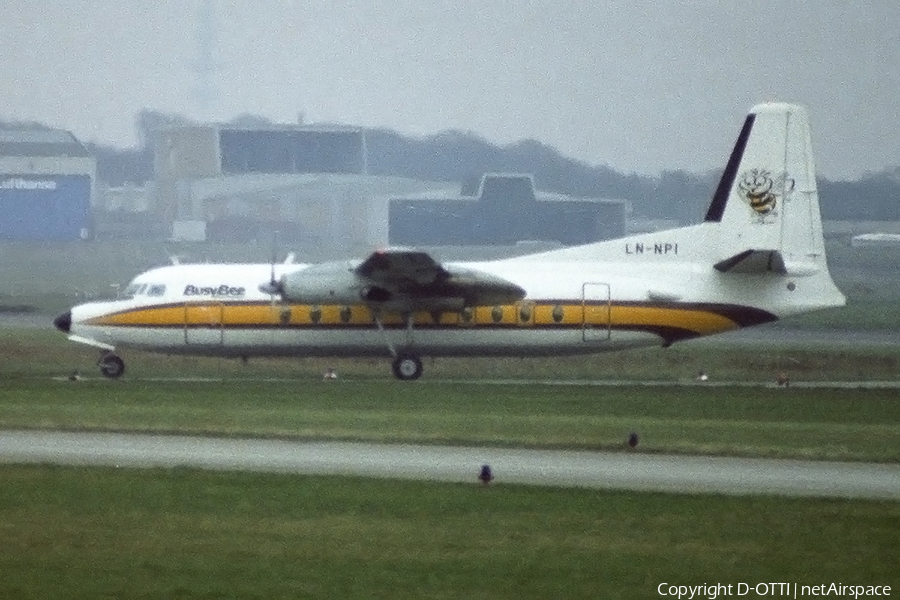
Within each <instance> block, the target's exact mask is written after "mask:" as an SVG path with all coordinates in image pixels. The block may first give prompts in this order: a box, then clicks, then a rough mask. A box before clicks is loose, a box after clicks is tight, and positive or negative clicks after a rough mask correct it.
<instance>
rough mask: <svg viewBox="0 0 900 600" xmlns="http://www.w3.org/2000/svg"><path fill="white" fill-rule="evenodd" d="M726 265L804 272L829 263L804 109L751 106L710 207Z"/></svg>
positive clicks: (726, 267) (721, 262)
mask: <svg viewBox="0 0 900 600" xmlns="http://www.w3.org/2000/svg"><path fill="white" fill-rule="evenodd" d="M705 221H706V222H707V223H718V224H719V225H720V227H719V228H718V229H719V242H718V247H719V248H720V249H721V253H722V254H721V256H719V257H718V262H716V264H715V267H716V269H718V270H719V271H722V272H736V273H761V272H774V273H778V274H782V275H793V276H804V275H811V274H813V273H815V272H820V271H825V270H827V265H826V264H825V244H824V241H823V237H822V220H821V215H820V212H819V195H818V191H817V189H816V177H815V166H814V164H813V156H812V145H811V141H810V135H809V123H808V120H807V116H806V110H805V109H804V108H803V107H802V106H798V105H795V104H784V103H771V104H760V105H757V106H754V107H753V108H752V109H751V110H750V114H748V115H747V118H746V120H745V121H744V125H743V127H742V128H741V132H740V134H739V135H738V139H737V142H736V143H735V145H734V149H733V150H732V152H731V156H730V158H729V159H728V163H727V165H726V167H725V171H724V172H723V173H722V178H721V180H720V181H719V185H718V187H717V188H716V191H715V194H714V195H713V199H712V202H711V203H710V205H709V208H708V210H707V211H706V218H705Z"/></svg>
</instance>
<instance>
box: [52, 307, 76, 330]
mask: <svg viewBox="0 0 900 600" xmlns="http://www.w3.org/2000/svg"><path fill="white" fill-rule="evenodd" d="M53 324H54V325H56V328H57V329H59V330H60V331H62V332H63V333H69V330H70V329H72V311H71V310H67V311H66V312H64V313H63V314H61V315H59V316H58V317H56V318H55V319H53Z"/></svg>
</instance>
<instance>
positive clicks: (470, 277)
mask: <svg viewBox="0 0 900 600" xmlns="http://www.w3.org/2000/svg"><path fill="white" fill-rule="evenodd" d="M264 288H265V289H269V287H267V286H261V288H260V289H264ZM273 291H277V292H278V293H280V294H281V296H282V298H283V299H284V300H286V301H290V302H301V303H308V304H357V303H359V302H364V303H366V304H368V305H369V306H371V307H372V308H375V309H378V310H381V311H387V312H400V313H406V312H412V311H419V310H427V311H444V310H447V311H451V310H462V309H463V308H466V307H474V306H492V305H495V304H510V303H513V302H517V301H519V300H521V299H522V298H524V297H525V290H524V289H522V288H521V287H520V286H518V285H516V284H515V283H513V282H511V281H508V280H506V279H503V278H502V277H497V276H496V275H492V274H490V273H485V272H483V271H478V270H476V269H468V268H461V267H455V266H450V265H442V264H440V263H438V262H437V261H436V260H434V258H432V257H431V256H430V255H429V254H428V253H427V252H422V251H421V250H407V249H390V250H379V251H377V252H373V253H372V254H371V255H369V257H368V258H366V259H365V260H363V261H362V262H360V263H358V264H355V265H354V264H353V263H346V262H341V263H322V264H318V265H313V266H311V267H309V268H307V269H303V270H300V271H296V272H293V273H290V274H288V275H286V276H284V277H283V278H282V279H281V282H280V283H279V284H278V285H277V286H276V288H274V290H273Z"/></svg>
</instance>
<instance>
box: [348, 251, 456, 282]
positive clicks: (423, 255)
mask: <svg viewBox="0 0 900 600" xmlns="http://www.w3.org/2000/svg"><path fill="white" fill-rule="evenodd" d="M356 272H357V274H359V275H360V276H361V277H365V278H367V279H369V280H371V281H373V282H376V283H381V284H384V285H415V286H427V285H429V284H433V283H435V282H436V281H438V280H439V279H442V278H446V277H447V276H448V275H449V273H448V272H447V270H446V269H444V268H443V267H441V265H440V264H438V263H437V262H436V261H435V260H434V259H433V258H431V256H430V255H429V254H428V253H427V252H422V251H421V250H378V251H376V252H373V253H372V254H370V255H369V258H367V259H366V260H364V261H363V262H362V263H360V265H359V266H358V267H356Z"/></svg>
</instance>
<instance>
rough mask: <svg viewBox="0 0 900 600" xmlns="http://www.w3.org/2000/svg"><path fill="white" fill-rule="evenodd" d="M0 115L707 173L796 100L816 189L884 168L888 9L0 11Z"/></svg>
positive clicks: (122, 133)
mask: <svg viewBox="0 0 900 600" xmlns="http://www.w3.org/2000/svg"><path fill="white" fill-rule="evenodd" d="M0 10H2V14H3V15H4V18H3V19H2V20H0V44H2V56H3V60H2V61H0V78H2V80H3V82H4V94H3V97H2V99H0V116H2V117H4V118H6V119H11V120H37V121H41V122H45V123H47V124H48V125H51V126H55V127H61V128H64V129H70V130H72V131H73V132H74V133H75V134H76V135H77V136H78V137H79V138H80V139H82V140H85V141H96V142H98V143H102V144H108V145H113V146H118V147H128V146H133V145H136V144H137V143H138V141H139V140H138V139H137V137H136V132H135V128H134V126H133V122H134V117H135V115H136V114H137V113H138V112H139V111H141V110H143V109H147V108H150V109H155V110H159V111H162V112H167V113H178V114H184V115H186V116H188V117H190V118H193V119H198V120H229V119H231V118H233V117H235V116H236V115H239V114H242V113H251V114H258V115H261V116H264V117H267V118H269V119H272V120H274V121H283V122H294V121H296V117H297V114H298V113H303V114H304V115H305V119H306V121H307V122H339V123H348V124H353V125H357V126H363V127H374V128H385V129H391V130H396V131H397V132H399V133H401V134H403V135H413V136H420V135H430V134H434V133H437V132H440V131H444V130H460V131H467V132H468V131H470V132H475V133H476V134H478V135H479V136H481V137H483V138H484V139H485V140H486V141H488V142H490V143H494V144H499V145H505V144H508V143H512V142H516V141H518V140H522V139H533V140H537V141H539V142H541V143H543V144H546V145H548V146H550V147H553V148H555V149H557V150H558V151H559V152H560V153H561V154H563V155H564V156H568V157H571V158H574V159H577V160H580V161H584V162H586V163H587V164H590V165H603V166H608V167H610V168H612V169H615V170H617V171H620V172H623V173H632V172H633V173H638V174H648V175H656V174H658V173H659V172H660V171H663V170H685V171H689V172H693V173H703V172H705V171H707V170H709V169H715V168H718V167H719V166H720V165H721V164H722V162H723V160H724V157H726V156H727V153H728V150H729V148H730V145H731V143H732V136H733V132H734V131H736V130H737V127H738V125H739V123H740V121H741V119H742V115H743V114H744V113H745V112H746V110H747V109H748V108H750V106H752V105H753V104H755V103H757V102H760V101H767V100H783V101H793V102H799V103H802V104H805V105H807V106H808V107H809V110H810V114H811V121H812V126H813V140H814V145H815V148H816V152H817V158H818V165H817V166H818V170H819V173H820V175H822V176H824V177H827V178H829V179H854V178H857V177H859V176H860V175H862V174H864V173H865V172H866V171H881V170H883V169H884V168H886V167H891V166H896V165H897V164H900V159H898V147H900V120H898V119H897V118H896V115H897V114H900V94H898V93H897V90H898V89H900V67H898V65H900V24H898V23H900V20H898V19H897V15H898V13H897V7H896V5H895V4H894V3H892V2H883V1H877V0H864V1H862V2H854V3H846V2H843V1H841V0H823V1H820V2H802V1H786V2H784V1H776V0H762V1H760V2H752V3H732V2H716V1H713V0H687V1H677V2H674V1H663V2H655V1H631V2H629V1H621V0H613V1H611V2H604V3H600V4H594V3H582V2H568V1H564V2H556V1H550V0H546V1H533V2H520V1H514V0H498V1H496V2H489V3H484V2H475V1H456V2H419V1H417V0H396V1H393V2H376V1H372V0H355V1H353V0H351V1H348V2H337V3H332V2H306V1H301V0H294V1H275V0H272V1H260V0H250V1H246V2H239V3H238V2H236V3H231V2H219V1H214V0H187V1H179V2H174V1H168V0H153V1H150V0H136V1H133V2H114V1H111V0H91V1H88V0H72V1H65V2H63V1H52V0H48V1H44V2H30V1H25V0H4V1H2V2H0Z"/></svg>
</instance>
